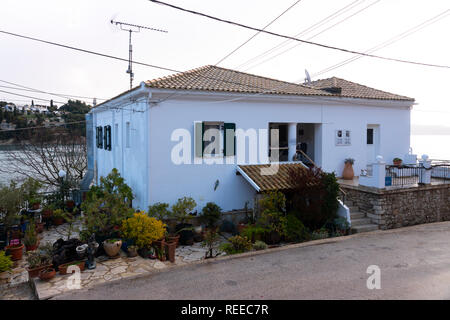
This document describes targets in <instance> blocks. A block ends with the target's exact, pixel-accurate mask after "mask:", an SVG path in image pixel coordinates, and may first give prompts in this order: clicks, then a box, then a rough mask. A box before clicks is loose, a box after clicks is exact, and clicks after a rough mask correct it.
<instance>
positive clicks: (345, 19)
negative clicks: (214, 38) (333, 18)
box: [245, 0, 381, 71]
mask: <svg viewBox="0 0 450 320" xmlns="http://www.w3.org/2000/svg"><path fill="white" fill-rule="evenodd" d="M380 1H381V0H376V1H375V2H372V3H371V4H369V5H367V6H365V7H364V8H362V9H360V10H358V11H356V12H354V13H352V14H351V15H349V16H347V17H345V18H344V19H341V20H339V21H338V22H336V23H335V24H332V25H331V26H329V27H327V28H325V29H323V30H321V31H320V32H318V33H316V34H314V35H313V36H311V37H309V38H307V39H306V40H311V39H314V38H315V37H317V36H319V35H321V34H322V33H324V32H326V31H328V30H330V29H332V28H334V27H335V26H337V25H339V24H341V23H343V22H345V21H347V20H348V19H350V18H352V17H354V16H355V15H357V14H358V13H361V12H363V11H364V10H366V9H369V8H370V7H371V6H373V5H375V4H377V3H378V2H380ZM286 41H288V40H286ZM299 45H301V43H297V44H295V45H294V46H292V47H290V48H287V49H286V50H284V51H282V52H280V53H277V54H276V55H273V56H271V57H269V58H267V59H266V60H263V61H261V62H259V63H257V64H255V65H253V66H251V67H249V68H247V69H245V71H247V70H249V69H253V68H255V67H257V66H259V65H261V64H263V63H266V62H268V61H270V60H272V59H275V58H276V57H278V56H280V55H282V54H285V53H286V52H288V51H291V50H292V49H294V48H297V47H298V46H299Z"/></svg>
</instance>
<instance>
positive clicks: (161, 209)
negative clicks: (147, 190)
mask: <svg viewBox="0 0 450 320" xmlns="http://www.w3.org/2000/svg"><path fill="white" fill-rule="evenodd" d="M168 208H169V204H168V203H161V202H157V203H155V204H153V205H151V206H149V207H148V215H149V216H150V217H153V218H155V219H158V220H161V221H162V220H164V219H168V218H170V216H171V211H170V210H169V209H168Z"/></svg>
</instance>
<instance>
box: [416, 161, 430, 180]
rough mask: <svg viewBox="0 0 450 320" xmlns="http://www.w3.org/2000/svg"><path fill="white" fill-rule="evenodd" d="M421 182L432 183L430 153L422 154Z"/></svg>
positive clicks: (420, 165) (420, 164)
mask: <svg viewBox="0 0 450 320" xmlns="http://www.w3.org/2000/svg"><path fill="white" fill-rule="evenodd" d="M419 168H420V172H419V183H420V184H430V183H431V161H430V160H429V159H428V155H426V154H424V155H422V159H420V160H419Z"/></svg>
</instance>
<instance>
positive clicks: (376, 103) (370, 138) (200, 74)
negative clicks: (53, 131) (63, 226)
mask: <svg viewBox="0 0 450 320" xmlns="http://www.w3.org/2000/svg"><path fill="white" fill-rule="evenodd" d="M413 104H414V99H412V98H408V97H404V96H400V95H396V94H392V93H388V92H384V91H381V90H376V89H373V88H369V87H366V86H363V85H360V84H357V83H353V82H350V81H346V80H343V79H338V78H330V79H324V80H318V81H315V82H312V83H311V84H309V85H299V84H294V83H288V82H284V81H279V80H274V79H269V78H265V77H260V76H256V75H251V74H247V73H242V72H238V71H233V70H229V69H224V68H220V67H215V66H205V67H201V68H198V69H194V70H191V71H187V72H183V73H178V74H175V75H171V76H167V77H164V78H160V79H155V80H151V81H147V82H142V83H141V85H140V86H138V87H136V88H134V89H132V90H129V91H126V92H124V93H122V94H120V95H118V96H116V97H115V98H112V99H110V100H108V101H106V102H104V103H102V104H100V105H98V106H96V107H95V108H94V109H92V110H91V111H90V113H91V114H92V128H93V129H92V130H93V131H94V133H93V134H94V137H96V141H95V143H94V152H93V157H94V161H93V162H94V172H95V173H94V176H95V178H96V179H97V182H98V179H99V177H100V176H105V175H107V174H108V173H109V172H110V171H111V170H112V169H113V168H117V169H118V170H119V172H120V173H121V174H122V176H123V177H124V178H125V179H126V182H127V183H128V184H129V185H130V186H131V187H132V189H133V191H134V193H135V196H136V199H135V200H134V202H133V205H134V207H136V208H140V209H147V207H148V205H149V204H152V203H155V202H167V203H170V204H173V203H174V202H175V201H176V200H177V199H178V198H180V197H183V196H190V197H193V198H194V199H195V200H196V202H197V204H198V208H199V209H200V208H201V207H202V206H203V205H204V204H205V203H206V202H209V201H213V202H216V203H217V204H218V205H219V206H221V207H222V209H224V210H233V209H241V208H243V207H244V204H245V202H246V201H250V203H251V201H252V199H253V198H254V195H255V193H256V192H259V191H264V190H266V189H268V187H267V186H268V185H270V179H274V177H272V178H270V177H269V175H266V174H264V173H262V172H260V174H258V173H256V174H255V172H256V171H255V170H256V169H261V168H260V167H258V166H252V165H256V164H269V163H272V165H276V164H278V163H279V164H280V168H282V169H283V168H284V166H286V164H287V163H291V162H292V160H293V159H295V160H302V161H303V162H305V163H307V162H309V160H308V158H310V160H312V161H313V162H314V163H316V164H317V165H318V166H320V167H322V168H323V169H324V170H325V171H329V172H331V171H334V172H335V173H336V174H337V175H338V176H340V175H341V174H342V170H343V167H344V160H345V159H346V158H350V157H351V158H354V159H355V164H354V168H355V173H356V175H358V174H359V172H360V171H361V169H365V168H366V165H367V164H371V163H372V162H374V161H375V158H376V156H377V155H382V156H383V157H384V159H386V161H388V162H391V161H392V159H393V158H394V157H403V155H405V154H406V153H408V151H409V147H410V111H411V109H412V106H413ZM270 129H278V130H270ZM277 132H278V137H277V136H276V133H277ZM272 134H274V135H273V136H272ZM202 138H203V139H202ZM299 149H300V150H302V151H304V153H306V155H307V157H305V156H303V154H301V153H300V152H299V151H298V150H299ZM277 152H278V154H279V158H277V157H276V154H277ZM298 155H301V156H300V157H298ZM278 159H279V161H278ZM211 162H213V163H212V164H211ZM296 163H297V164H298V162H296ZM263 167H264V166H263ZM265 167H267V165H266V166H265ZM258 172H259V171H258ZM280 172H283V170H281V171H280ZM267 179H268V180H267ZM276 180H277V179H274V181H276Z"/></svg>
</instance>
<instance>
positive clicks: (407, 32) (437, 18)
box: [312, 9, 450, 77]
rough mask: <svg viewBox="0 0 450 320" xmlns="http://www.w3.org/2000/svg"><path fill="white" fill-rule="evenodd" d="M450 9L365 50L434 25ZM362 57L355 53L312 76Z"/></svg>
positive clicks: (377, 47) (398, 39)
mask: <svg viewBox="0 0 450 320" xmlns="http://www.w3.org/2000/svg"><path fill="white" fill-rule="evenodd" d="M449 11H450V9H448V10H445V11H443V12H441V13H440V14H438V15H437V16H434V17H432V18H430V19H428V20H426V21H424V22H422V23H420V24H418V25H416V26H414V27H412V28H410V29H408V30H406V31H404V32H402V33H400V34H398V35H396V36H394V37H392V38H390V39H389V40H386V41H384V42H382V43H380V44H378V45H376V46H374V47H372V48H370V49H368V50H366V51H365V52H375V51H378V50H380V49H383V48H385V47H387V46H389V45H391V44H393V43H395V42H397V41H400V40H402V39H403V38H406V37H408V36H410V35H412V34H414V33H416V32H418V31H420V30H422V29H423V28H425V27H428V26H430V25H432V24H433V23H436V22H438V21H439V20H441V19H443V18H445V17H446V16H447V15H448V13H449ZM433 20H434V21H433ZM360 58H363V56H358V55H355V56H353V57H351V58H348V59H346V60H343V61H341V62H338V63H336V64H334V65H332V66H329V67H327V68H325V69H322V70H320V71H319V72H316V73H314V74H313V75H312V76H313V77H317V76H318V75H321V74H323V73H327V72H330V71H332V70H334V69H337V68H339V67H342V66H344V65H346V64H349V63H351V62H353V61H355V60H358V59H360Z"/></svg>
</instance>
